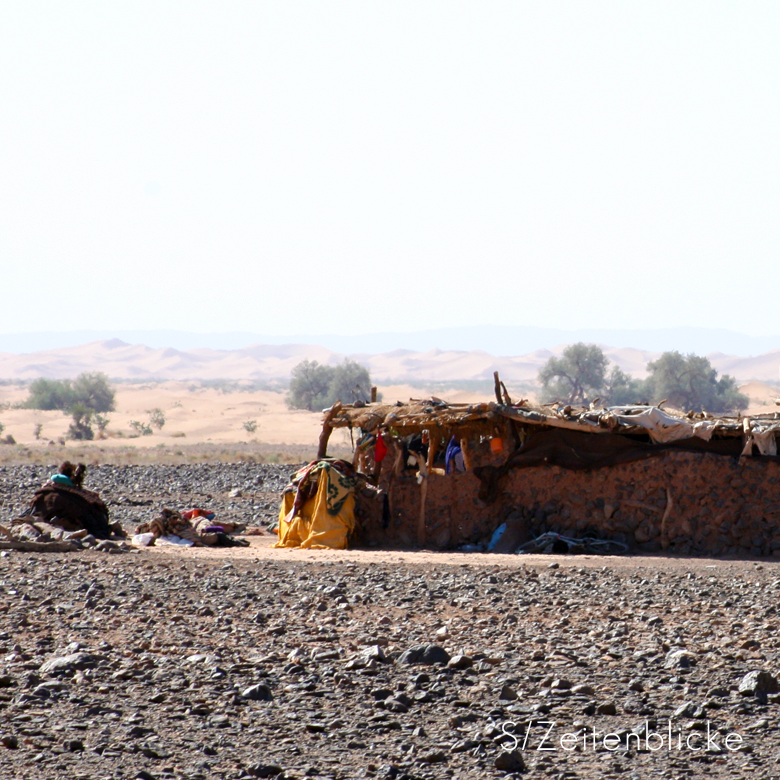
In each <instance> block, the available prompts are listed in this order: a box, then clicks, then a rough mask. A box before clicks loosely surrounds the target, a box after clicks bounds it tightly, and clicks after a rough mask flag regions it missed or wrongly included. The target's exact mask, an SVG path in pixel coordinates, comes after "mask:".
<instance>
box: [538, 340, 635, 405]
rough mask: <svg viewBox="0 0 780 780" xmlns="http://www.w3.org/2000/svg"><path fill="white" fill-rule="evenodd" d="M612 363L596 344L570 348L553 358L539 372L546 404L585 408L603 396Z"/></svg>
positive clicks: (580, 344) (573, 345)
mask: <svg viewBox="0 0 780 780" xmlns="http://www.w3.org/2000/svg"><path fill="white" fill-rule="evenodd" d="M608 363H609V361H608V360H607V357H606V355H605V354H604V352H603V351H602V350H601V348H600V347H598V346H596V345H595V344H583V343H579V344H570V345H569V346H568V347H566V349H564V350H563V354H562V355H561V357H559V358H558V357H551V358H550V359H549V360H548V361H547V363H545V365H544V366H542V369H541V370H540V371H539V381H540V382H541V383H542V398H543V400H546V401H555V400H558V401H566V402H567V403H570V404H584V403H585V401H586V399H587V398H590V400H593V399H594V398H596V397H597V396H601V395H602V394H603V392H604V388H605V385H606V380H607V365H608ZM621 373H622V372H621Z"/></svg>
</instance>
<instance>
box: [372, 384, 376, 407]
mask: <svg viewBox="0 0 780 780" xmlns="http://www.w3.org/2000/svg"><path fill="white" fill-rule="evenodd" d="M371 403H372V404H375V403H376V387H372V388H371Z"/></svg>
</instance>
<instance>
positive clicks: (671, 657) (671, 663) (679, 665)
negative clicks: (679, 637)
mask: <svg viewBox="0 0 780 780" xmlns="http://www.w3.org/2000/svg"><path fill="white" fill-rule="evenodd" d="M695 664H696V656H695V655H694V654H693V653H690V652H688V651H687V650H681V649H679V648H677V649H675V650H670V651H669V652H668V653H667V654H666V659H665V660H664V666H665V667H666V668H667V669H690V668H691V667H692V666H694V665H695Z"/></svg>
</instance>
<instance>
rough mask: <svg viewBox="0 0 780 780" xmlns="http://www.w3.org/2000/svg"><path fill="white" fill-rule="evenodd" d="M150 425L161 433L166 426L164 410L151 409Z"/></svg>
mask: <svg viewBox="0 0 780 780" xmlns="http://www.w3.org/2000/svg"><path fill="white" fill-rule="evenodd" d="M149 424H150V425H151V426H152V427H153V428H157V430H158V431H161V430H162V429H163V426H164V425H165V412H163V410H162V409H151V410H150V411H149Z"/></svg>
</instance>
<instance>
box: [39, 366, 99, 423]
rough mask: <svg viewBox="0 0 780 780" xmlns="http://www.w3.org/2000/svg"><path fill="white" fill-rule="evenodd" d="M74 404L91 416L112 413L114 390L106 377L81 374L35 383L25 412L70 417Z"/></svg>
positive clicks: (94, 374) (95, 374) (96, 374)
mask: <svg viewBox="0 0 780 780" xmlns="http://www.w3.org/2000/svg"><path fill="white" fill-rule="evenodd" d="M75 404H80V405H81V406H83V407H84V408H86V409H89V410H90V411H92V412H112V411H113V410H114V390H113V388H112V387H111V385H110V384H109V381H108V377H107V376H106V375H105V374H102V373H99V372H95V373H83V374H79V376H77V377H76V379H75V381H73V382H71V381H70V379H36V380H35V381H34V382H33V383H32V384H31V385H30V392H29V395H28V396H27V400H26V401H25V402H24V406H25V407H26V408H27V409H43V410H50V409H59V410H60V411H63V412H68V413H69V414H70V413H71V409H72V408H73V407H74V405H75Z"/></svg>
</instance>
